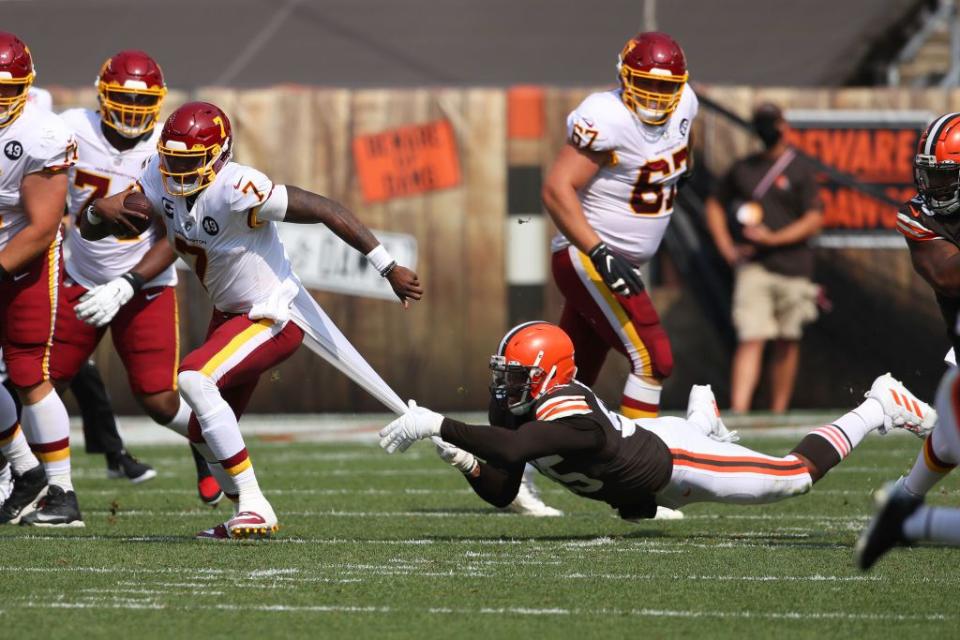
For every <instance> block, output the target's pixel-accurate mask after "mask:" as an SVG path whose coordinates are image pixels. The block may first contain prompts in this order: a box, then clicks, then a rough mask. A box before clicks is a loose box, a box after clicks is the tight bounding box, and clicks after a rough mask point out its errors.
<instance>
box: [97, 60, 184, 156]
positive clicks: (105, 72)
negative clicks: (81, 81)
mask: <svg viewBox="0 0 960 640" xmlns="http://www.w3.org/2000/svg"><path fill="white" fill-rule="evenodd" d="M97 93H98V95H99V97H100V119H101V120H102V121H103V123H104V124H105V125H107V126H108V127H110V128H112V129H114V130H116V131H117V133H119V134H120V135H122V136H123V137H125V138H139V137H140V136H142V135H143V134H145V133H148V132H149V131H152V130H153V128H154V127H155V126H156V124H157V119H158V118H159V116H160V103H161V102H163V97H164V96H165V95H166V94H167V85H166V84H164V82H163V71H162V70H161V69H160V65H158V64H157V63H156V61H155V60H154V59H153V58H151V57H150V56H148V55H147V54H146V53H144V52H143V51H121V52H120V53H118V54H116V55H115V56H112V57H110V58H108V59H107V61H106V62H104V63H103V66H102V67H101V68H100V75H99V76H97Z"/></svg>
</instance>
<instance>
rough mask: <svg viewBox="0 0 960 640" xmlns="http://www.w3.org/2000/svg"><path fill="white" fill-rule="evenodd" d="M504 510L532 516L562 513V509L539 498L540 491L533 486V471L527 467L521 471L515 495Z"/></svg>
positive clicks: (556, 515) (552, 516)
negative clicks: (518, 486) (518, 488)
mask: <svg viewBox="0 0 960 640" xmlns="http://www.w3.org/2000/svg"><path fill="white" fill-rule="evenodd" d="M506 510H507V511H512V512H513V513H518V514H520V515H522V516H533V517H534V518H556V517H558V516H562V515H563V511H560V510H559V509H554V508H553V507H551V506H549V505H547V504H545V503H544V502H543V500H541V499H540V492H539V491H537V488H536V487H535V486H533V473H531V472H530V470H529V468H528V469H527V470H526V471H524V473H523V480H522V481H521V482H520V490H519V491H518V492H517V497H516V498H514V499H513V502H511V503H510V504H509V505H507V507H506Z"/></svg>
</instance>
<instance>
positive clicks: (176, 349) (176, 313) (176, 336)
mask: <svg viewBox="0 0 960 640" xmlns="http://www.w3.org/2000/svg"><path fill="white" fill-rule="evenodd" d="M179 368H180V305H179V304H178V301H177V289H176V287H174V289H173V390H174V391H176V390H177V370H178V369H179Z"/></svg>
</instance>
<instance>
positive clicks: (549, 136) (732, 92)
mask: <svg viewBox="0 0 960 640" xmlns="http://www.w3.org/2000/svg"><path fill="white" fill-rule="evenodd" d="M702 91H705V92H706V93H708V94H709V95H710V96H711V97H712V98H714V99H715V100H718V101H719V102H721V103H723V104H724V105H726V106H727V107H728V108H731V109H733V110H734V111H735V112H737V113H739V114H740V115H743V116H749V113H750V111H751V109H752V106H753V105H754V104H755V103H757V102H759V101H761V100H774V101H776V102H778V103H780V104H781V105H783V106H784V107H786V108H838V109H925V110H929V111H932V112H943V111H945V110H947V109H960V93H958V92H953V93H947V92H943V91H936V90H930V91H915V90H896V89H891V90H887V89H879V90H873V89H841V90H826V89H824V90H817V89H813V90H809V89H803V90H795V89H752V88H744V87H710V88H707V89H703V90H702ZM52 93H53V94H54V100H55V104H56V106H57V108H58V109H63V108H67V107H69V106H73V105H83V106H95V94H94V92H93V90H92V89H88V90H87V89H85V90H79V91H70V90H58V89H52ZM587 93H589V90H588V89H586V88H581V89H557V88H548V89H547V90H546V99H545V111H546V113H545V119H546V123H547V124H546V127H547V128H546V135H545V140H544V144H542V145H541V149H542V151H541V152H540V153H541V156H542V163H543V165H544V167H546V166H547V165H548V164H549V162H550V159H551V158H552V157H553V155H554V154H555V153H556V150H557V149H558V148H559V147H560V146H561V145H562V144H563V139H564V129H565V119H566V115H567V113H568V112H569V111H570V110H572V109H573V108H574V107H575V106H576V105H577V104H578V103H579V101H580V100H582V98H583V97H584V96H586V95H587ZM195 97H196V98H198V99H204V100H209V101H211V102H214V103H216V104H218V105H219V106H221V107H222V108H223V109H224V110H225V111H226V112H227V113H228V115H229V116H230V118H231V120H232V122H233V126H234V132H235V138H236V150H237V159H238V160H239V161H241V162H244V163H248V164H251V165H253V166H256V167H258V168H260V169H261V170H263V171H264V172H266V173H267V174H268V175H270V176H271V177H272V178H273V179H274V180H276V181H277V182H281V183H288V184H295V185H298V186H301V187H305V188H308V189H311V190H314V191H317V192H319V193H322V194H324V195H327V196H330V197H333V198H336V199H338V200H340V201H342V202H344V203H346V204H347V205H348V206H350V207H351V208H353V209H354V211H356V212H357V213H358V215H359V216H360V217H361V219H363V220H364V221H365V222H366V223H367V224H368V226H370V227H372V228H375V229H383V230H388V231H397V232H404V233H410V234H413V235H414V236H415V237H416V238H417V241H418V244H419V263H418V265H417V271H418V272H419V273H420V276H421V278H422V280H423V282H424V284H425V286H426V288H427V295H426V298H425V299H424V301H423V303H422V304H419V305H413V306H412V307H411V308H410V309H408V310H403V309H402V308H401V307H400V306H399V305H398V304H392V303H387V302H385V301H379V300H371V299H365V298H358V297H353V296H346V295H339V294H327V293H317V294H316V296H317V298H318V300H319V301H320V303H321V304H322V305H323V307H324V308H325V309H326V310H327V312H328V313H329V314H330V316H331V317H332V318H333V319H334V321H335V322H337V324H338V325H339V326H340V327H341V329H342V330H343V331H344V333H345V334H346V335H347V336H348V337H349V338H351V340H352V341H353V342H354V344H355V345H356V346H357V347H358V349H359V350H360V351H361V352H362V353H363V354H365V355H366V356H367V358H368V359H369V361H370V363H371V364H372V365H373V366H374V367H375V368H376V369H377V370H378V371H379V372H380V373H381V375H383V377H384V378H385V379H386V380H387V381H388V382H389V383H390V384H391V385H393V386H394V388H395V389H396V390H397V392H398V393H400V395H401V396H402V397H404V398H407V397H414V398H417V399H418V400H419V401H421V402H422V403H424V404H426V405H428V406H431V407H435V408H438V409H468V410H475V409H478V408H482V407H484V406H485V404H486V399H487V390H486V389H487V384H488V375H487V370H486V362H487V357H488V355H489V354H490V353H491V352H492V351H493V349H495V347H496V344H497V342H498V340H499V338H500V336H501V335H502V333H503V331H504V330H505V329H506V295H505V291H506V288H505V282H504V280H505V278H504V238H505V234H506V233H509V229H508V228H506V225H505V220H506V216H505V210H506V186H507V185H506V175H507V174H506V167H507V136H506V100H505V91H504V90H502V89H443V88H434V89H420V90H389V91H387V90H344V89H327V88H306V87H294V86H290V87H275V88H269V89H257V90H244V91H238V90H233V89H227V88H209V89H205V90H202V91H200V92H198V94H197V95H196V96H195ZM186 98H187V96H186V95H184V94H183V93H179V92H172V93H171V95H170V96H169V98H168V99H167V101H166V105H165V111H166V112H169V110H171V109H172V108H174V107H176V106H177V105H178V104H180V103H181V102H182V101H184V100H185V99H186ZM440 118H446V119H448V120H449V121H450V122H451V123H452V125H453V128H454V131H455V133H456V137H457V144H458V147H459V154H460V164H461V170H462V175H463V181H462V184H461V186H460V187H457V188H453V189H448V190H444V191H438V192H434V193H430V194H427V195H423V196H413V197H406V198H398V199H394V200H391V201H389V202H387V203H383V204H375V205H367V204H364V203H363V201H362V199H361V195H360V188H359V185H358V182H357V175H356V172H355V169H354V163H353V158H352V153H351V140H352V138H353V137H354V136H356V135H362V134H371V133H377V132H380V131H383V130H385V129H390V128H394V127H399V126H403V125H409V124H417V123H426V122H429V121H433V120H437V119H440ZM694 131H695V136H696V139H697V146H698V147H700V152H701V153H700V156H699V158H698V162H702V163H703V166H705V167H707V168H709V169H710V170H711V171H713V172H718V171H722V170H723V169H725V168H726V167H727V166H728V165H729V163H730V162H731V161H732V160H733V159H734V158H735V157H738V156H739V155H741V154H742V153H744V152H745V151H747V150H749V149H750V148H752V147H751V145H752V144H753V143H752V142H751V141H750V140H749V138H748V137H747V136H746V135H745V134H743V132H741V131H739V130H738V129H736V128H735V127H733V126H731V125H730V124H729V123H727V122H726V121H724V120H723V119H721V118H720V117H718V116H716V115H714V114H711V113H709V112H707V111H706V110H703V109H701V112H700V116H699V118H698V121H697V123H696V124H695V128H694ZM544 241H545V242H546V241H547V238H545V239H544ZM876 256H877V254H869V253H866V254H864V253H859V254H858V253H856V252H853V253H848V254H844V255H841V254H832V257H829V256H828V257H827V258H826V259H829V260H833V259H836V260H838V261H842V262H843V263H844V264H847V265H849V266H850V267H851V268H853V269H857V268H861V269H862V271H863V273H865V274H866V273H867V272H868V271H869V270H870V269H872V268H873V267H872V266H870V265H873V264H874V262H873V261H874V258H875V257H876ZM884 259H885V261H886V266H885V267H884V272H883V275H884V276H885V277H890V278H894V279H896V280H897V286H898V290H899V291H901V292H906V294H909V292H911V291H915V290H916V287H917V286H918V285H917V283H916V281H915V278H914V277H913V275H912V270H911V269H910V267H909V263H908V262H905V260H906V253H905V252H897V251H891V252H885V255H884ZM839 263H840V262H838V264H839ZM857 265H860V267H857ZM864 265H866V266H864ZM870 273H874V271H870ZM181 276H182V277H181V285H180V303H181V318H182V326H181V333H182V340H181V343H182V345H183V347H184V351H185V352H186V351H187V350H189V349H190V348H193V347H195V346H197V345H198V344H199V343H200V342H201V341H202V338H203V333H204V329H205V325H206V322H207V319H208V317H209V304H208V303H207V302H206V300H205V299H204V298H205V296H204V293H203V291H202V289H201V288H200V287H199V286H198V284H197V282H196V280H195V278H194V277H193V276H192V274H189V273H182V274H181ZM547 287H548V291H547V295H546V300H545V309H544V316H545V318H546V319H549V320H556V319H557V318H558V317H559V310H560V305H561V299H560V297H559V295H558V294H557V292H556V290H555V288H554V287H553V285H552V284H548V285H547ZM681 293H682V292H681ZM906 294H904V295H906ZM654 295H655V300H656V301H657V303H658V305H662V306H661V311H662V314H663V315H664V316H667V315H668V314H669V312H670V306H671V305H672V304H673V302H674V301H679V302H682V301H683V296H682V295H679V294H678V292H676V291H672V292H661V291H655V292H654ZM921 297H922V298H923V300H924V302H923V304H922V312H923V314H926V315H929V313H930V312H931V311H932V307H931V306H930V304H929V300H928V298H929V296H928V295H927V292H926V291H922V292H921ZM678 308H679V307H678ZM684 326H686V325H684ZM930 326H933V325H930ZM667 329H668V331H670V327H669V326H668V327H667ZM706 330H707V331H709V327H707V328H706ZM671 335H672V336H673V337H674V339H682V336H675V335H674V334H673V333H672V332H671ZM104 342H105V344H104V345H101V348H100V350H99V351H98V353H97V359H98V362H99V364H100V365H101V367H102V370H103V372H104V375H105V377H106V378H107V380H108V383H109V386H110V390H111V392H112V394H113V397H114V400H115V403H116V406H117V410H118V412H120V413H135V412H137V409H136V406H135V404H134V403H133V401H132V399H131V398H130V396H129V393H128V391H127V387H126V382H125V374H124V371H123V367H122V365H121V364H120V363H119V361H118V360H117V358H116V356H115V355H114V354H113V350H112V348H111V346H110V344H109V340H105V341H104ZM622 360H623V359H622V358H618V357H616V356H611V358H610V362H609V363H608V366H607V371H606V372H605V375H604V377H603V378H602V381H601V390H602V391H605V392H606V393H605V395H607V396H610V397H612V398H616V395H617V391H618V389H619V387H620V385H622V379H623V375H624V374H625V371H626V367H625V365H624V362H622ZM678 364H679V363H678ZM694 366H695V364H694ZM379 409H380V406H379V405H378V403H377V402H376V401H374V400H373V399H371V398H370V397H368V396H367V395H366V394H365V393H364V392H362V391H360V390H359V389H358V388H357V387H356V386H354V385H352V384H350V383H348V382H347V380H346V379H345V378H344V377H343V376H342V375H340V374H339V373H338V372H336V371H335V370H333V369H332V367H330V366H328V365H327V364H326V363H324V362H322V361H321V360H320V359H319V358H317V357H316V356H314V355H313V354H312V353H310V352H308V351H307V350H306V349H301V351H300V352H298V353H297V354H295V355H294V356H293V357H292V358H291V359H290V360H289V361H288V362H286V363H284V364H283V365H282V366H281V367H279V368H278V369H277V370H276V371H274V372H271V373H270V374H268V375H266V376H264V379H263V381H262V382H261V386H260V388H259V389H258V392H257V395H256V396H255V398H254V400H253V402H252V404H251V407H250V411H251V412H319V411H370V410H379Z"/></svg>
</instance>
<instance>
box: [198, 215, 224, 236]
mask: <svg viewBox="0 0 960 640" xmlns="http://www.w3.org/2000/svg"><path fill="white" fill-rule="evenodd" d="M200 224H201V225H202V226H203V230H204V231H206V232H207V233H208V234H209V235H211V236H215V235H217V234H218V233H220V225H218V224H217V221H216V220H214V219H213V218H211V217H210V216H204V218H203V221H202V222H201V223H200Z"/></svg>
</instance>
